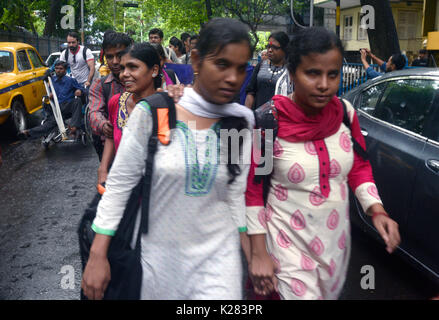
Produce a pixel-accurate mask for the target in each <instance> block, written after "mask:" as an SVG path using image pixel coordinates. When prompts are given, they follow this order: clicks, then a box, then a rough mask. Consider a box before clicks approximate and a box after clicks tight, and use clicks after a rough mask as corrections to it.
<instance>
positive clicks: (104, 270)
mask: <svg viewBox="0 0 439 320" xmlns="http://www.w3.org/2000/svg"><path fill="white" fill-rule="evenodd" d="M111 238H112V237H111V236H107V235H103V234H96V236H95V237H94V239H93V243H92V245H91V248H90V256H89V258H88V261H87V265H86V266H85V269H84V274H83V275H82V281H81V288H82V290H83V291H84V295H85V296H86V297H87V298H88V299H90V300H102V299H103V297H104V292H105V290H106V289H107V286H108V284H109V283H110V280H111V270H110V263H109V262H108V258H107V253H108V247H109V246H110V242H111Z"/></svg>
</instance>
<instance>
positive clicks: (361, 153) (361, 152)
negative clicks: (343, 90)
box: [340, 99, 369, 160]
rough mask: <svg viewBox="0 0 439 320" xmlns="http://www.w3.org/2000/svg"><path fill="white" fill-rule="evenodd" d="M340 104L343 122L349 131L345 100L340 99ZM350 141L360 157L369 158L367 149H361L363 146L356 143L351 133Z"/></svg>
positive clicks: (349, 125)
mask: <svg viewBox="0 0 439 320" xmlns="http://www.w3.org/2000/svg"><path fill="white" fill-rule="evenodd" d="M340 101H341V104H342V105H343V123H344V125H345V126H346V127H348V129H349V130H350V131H352V129H351V121H350V119H349V115H348V111H347V107H346V102H345V101H344V99H340ZM351 141H352V144H353V148H354V151H355V152H356V153H357V154H358V155H359V156H360V157H361V158H363V160H367V159H368V158H369V155H368V153H367V151H366V150H365V149H363V147H362V146H361V145H360V144H359V143H358V141H357V140H355V139H354V137H352V134H351Z"/></svg>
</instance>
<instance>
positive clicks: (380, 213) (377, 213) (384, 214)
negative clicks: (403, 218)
mask: <svg viewBox="0 0 439 320" xmlns="http://www.w3.org/2000/svg"><path fill="white" fill-rule="evenodd" d="M380 215H383V216H386V217H388V216H389V215H388V214H387V213H385V212H384V211H380V212H374V213H373V214H372V220H373V219H374V218H375V217H377V216H380Z"/></svg>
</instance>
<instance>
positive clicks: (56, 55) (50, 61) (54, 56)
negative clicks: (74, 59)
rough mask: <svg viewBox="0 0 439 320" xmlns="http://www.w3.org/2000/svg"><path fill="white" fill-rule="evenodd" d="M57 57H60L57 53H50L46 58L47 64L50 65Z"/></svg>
mask: <svg viewBox="0 0 439 320" xmlns="http://www.w3.org/2000/svg"><path fill="white" fill-rule="evenodd" d="M59 57H60V55H59V54H51V55H50V57H49V60H47V66H48V67H51V66H52V65H53V64H54V62H55V61H56V59H59Z"/></svg>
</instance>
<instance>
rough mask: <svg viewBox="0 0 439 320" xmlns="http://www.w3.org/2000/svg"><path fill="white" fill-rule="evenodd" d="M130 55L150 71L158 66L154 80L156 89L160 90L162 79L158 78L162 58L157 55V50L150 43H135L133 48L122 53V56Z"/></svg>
mask: <svg viewBox="0 0 439 320" xmlns="http://www.w3.org/2000/svg"><path fill="white" fill-rule="evenodd" d="M125 54H129V55H130V56H132V57H133V58H135V59H138V60H140V61H142V62H143V63H145V64H146V65H147V66H148V68H149V69H151V68H152V67H154V66H155V65H157V66H158V67H159V70H158V74H157V76H156V77H155V78H154V87H155V88H156V89H157V88H160V87H161V85H162V79H161V78H160V76H158V75H159V74H160V73H161V68H160V58H159V55H158V54H157V50H156V49H155V48H154V47H153V46H152V45H151V44H150V43H148V42H141V43H135V44H134V45H132V46H131V47H129V48H127V49H125V50H124V51H122V52H121V56H123V55H125Z"/></svg>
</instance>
